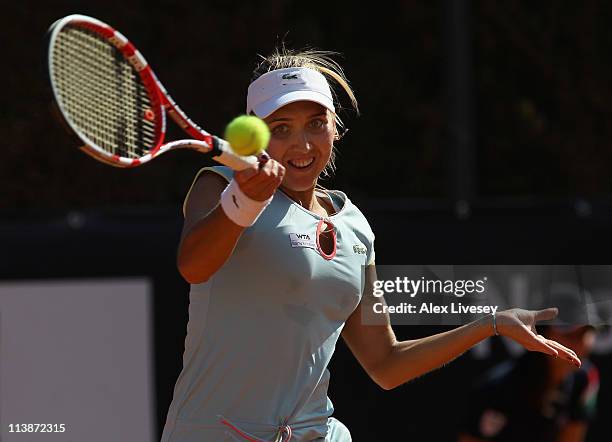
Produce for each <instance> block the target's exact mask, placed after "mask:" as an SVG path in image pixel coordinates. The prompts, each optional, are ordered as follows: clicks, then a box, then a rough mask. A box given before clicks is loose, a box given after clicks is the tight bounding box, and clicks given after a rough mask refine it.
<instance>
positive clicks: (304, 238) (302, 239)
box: [289, 233, 317, 249]
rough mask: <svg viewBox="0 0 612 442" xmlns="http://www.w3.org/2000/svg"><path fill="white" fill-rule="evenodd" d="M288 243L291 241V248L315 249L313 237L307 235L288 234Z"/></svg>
mask: <svg viewBox="0 0 612 442" xmlns="http://www.w3.org/2000/svg"><path fill="white" fill-rule="evenodd" d="M289 241H291V247H308V248H311V249H316V248H317V244H316V242H315V240H314V235H313V234H309V233H290V234H289Z"/></svg>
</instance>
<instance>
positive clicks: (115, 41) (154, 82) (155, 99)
mask: <svg viewBox="0 0 612 442" xmlns="http://www.w3.org/2000/svg"><path fill="white" fill-rule="evenodd" d="M69 25H72V26H77V27H82V28H84V29H87V30H89V31H91V32H94V33H96V34H97V35H98V36H100V37H101V38H103V39H105V40H106V41H108V42H109V43H110V44H112V45H113V46H114V47H115V48H116V49H117V50H119V51H120V52H121V53H122V55H123V56H124V57H125V59H126V60H127V61H128V62H129V63H130V64H131V66H132V67H133V68H134V70H135V71H136V73H137V74H138V75H139V76H140V79H141V80H142V83H143V85H144V86H145V89H146V92H147V95H148V97H149V101H150V104H151V111H152V116H151V117H150V118H147V119H149V120H150V121H153V122H154V124H155V129H154V130H155V137H156V144H155V146H153V147H152V148H151V149H150V151H149V152H148V153H147V154H145V155H143V156H141V157H138V158H127V157H122V156H119V155H116V154H112V153H110V152H108V151H107V150H105V149H102V148H101V147H99V146H98V145H97V144H96V143H95V142H93V141H92V140H91V139H90V138H88V137H87V136H86V135H85V134H84V133H83V132H82V131H81V130H80V129H79V128H78V126H77V125H75V124H74V123H73V122H72V121H71V118H70V116H69V115H70V114H69V113H68V112H66V110H65V109H64V107H63V103H62V100H61V94H60V93H59V91H58V90H57V87H56V85H55V81H54V80H53V79H54V66H53V48H54V46H55V42H56V39H57V38H58V35H59V33H60V32H61V31H62V29H63V28H64V27H66V26H69ZM49 35H50V36H49V55H48V68H49V75H50V82H51V87H52V90H53V95H54V97H55V101H56V102H57V105H58V108H59V110H60V113H61V114H62V116H63V118H64V120H65V121H66V123H67V124H68V126H69V127H70V129H72V131H74V132H75V133H76V134H77V135H78V137H79V138H80V139H81V140H82V141H83V142H84V143H85V144H84V145H82V146H80V147H79V149H81V150H82V151H84V152H85V153H87V154H89V155H90V156H92V157H93V158H95V159H97V160H98V161H101V162H103V163H105V164H108V165H111V166H114V167H121V168H126V167H136V166H139V165H141V164H144V163H146V162H148V161H150V160H152V159H153V158H155V157H157V156H159V155H161V154H162V153H165V152H167V151H168V150H171V149H179V148H189V149H194V150H196V151H199V152H201V153H204V154H208V155H210V156H212V158H213V159H214V160H216V161H218V162H220V163H222V164H225V165H227V166H230V167H231V168H233V169H235V170H241V169H245V168H247V167H250V166H251V165H252V164H256V163H257V162H258V161H259V160H258V159H257V157H255V156H246V157H243V156H238V155H236V154H234V153H233V151H232V149H231V146H230V145H229V143H228V142H227V141H225V140H223V139H221V138H218V137H216V136H213V135H211V134H209V133H208V132H206V131H205V130H204V129H202V128H201V127H199V126H198V125H197V124H195V123H194V122H193V121H192V120H191V119H190V118H189V117H188V116H187V115H186V114H185V112H183V110H182V109H181V108H180V107H179V106H178V105H177V104H176V102H175V101H174V100H173V99H172V97H171V96H170V95H169V94H168V92H167V91H166V89H165V88H164V86H163V85H162V84H161V82H160V81H159V80H158V79H157V77H156V76H155V73H154V72H153V70H152V69H151V67H150V65H149V64H148V63H147V61H146V60H145V58H144V57H143V55H142V54H141V53H140V51H138V49H136V47H135V46H134V45H133V44H132V43H131V42H130V41H129V40H128V39H127V38H126V37H125V36H124V35H123V34H121V33H120V32H119V31H117V30H116V29H114V28H112V27H111V26H109V25H107V24H106V23H104V22H102V21H100V20H97V19H95V18H93V17H89V16H86V15H81V14H72V15H68V16H66V17H64V18H61V19H59V20H57V21H56V22H55V23H53V25H51V28H50V30H49ZM166 112H167V113H168V115H170V117H171V118H172V120H173V121H174V122H175V123H176V124H178V125H179V126H180V127H181V128H182V129H183V130H184V131H185V132H187V133H188V134H189V136H191V137H192V139H181V140H176V141H171V142H168V143H164V140H165V136H166ZM144 117H145V116H143V118H144Z"/></svg>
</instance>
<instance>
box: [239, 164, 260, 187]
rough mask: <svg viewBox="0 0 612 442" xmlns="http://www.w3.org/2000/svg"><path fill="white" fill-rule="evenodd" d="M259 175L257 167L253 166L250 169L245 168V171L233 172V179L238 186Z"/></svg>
mask: <svg viewBox="0 0 612 442" xmlns="http://www.w3.org/2000/svg"><path fill="white" fill-rule="evenodd" d="M258 173H259V170H258V166H257V165H253V166H251V167H247V168H246V169H243V170H240V171H236V172H234V178H235V179H236V182H237V183H238V184H243V183H246V182H247V181H248V180H250V179H251V178H253V177H254V176H255V175H257V174H258Z"/></svg>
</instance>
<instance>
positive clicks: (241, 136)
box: [225, 115, 270, 156]
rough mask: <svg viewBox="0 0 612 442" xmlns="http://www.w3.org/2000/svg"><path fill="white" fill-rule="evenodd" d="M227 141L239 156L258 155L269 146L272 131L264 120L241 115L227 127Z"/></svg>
mask: <svg viewBox="0 0 612 442" xmlns="http://www.w3.org/2000/svg"><path fill="white" fill-rule="evenodd" d="M225 139H226V140H227V141H228V142H229V143H230V145H231V146H232V150H233V151H234V152H235V153H236V154H238V155H242V156H246V155H258V154H260V153H261V152H262V151H263V150H264V149H265V148H266V147H267V146H268V142H269V141H270V130H269V129H268V125H267V124H266V123H265V122H264V121H263V120H262V119H260V118H257V117H255V116H252V115H241V116H239V117H236V118H234V119H233V120H232V121H231V122H230V123H229V124H228V125H227V127H226V128H225Z"/></svg>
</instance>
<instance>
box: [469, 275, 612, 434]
mask: <svg viewBox="0 0 612 442" xmlns="http://www.w3.org/2000/svg"><path fill="white" fill-rule="evenodd" d="M547 304H549V306H555V307H558V308H559V319H557V320H555V321H554V322H553V323H551V324H549V325H546V326H543V327H542V328H541V329H540V330H539V331H540V334H542V335H544V336H545V337H546V338H548V339H554V340H556V341H558V342H559V343H561V344H563V345H565V346H566V347H569V348H571V349H573V350H574V351H575V352H576V354H577V355H578V357H580V359H581V360H582V367H580V368H577V367H575V366H573V365H571V364H568V363H567V362H566V361H565V360H562V359H554V358H550V357H547V356H546V355H543V354H539V353H535V352H527V353H525V354H523V355H522V356H521V357H519V358H518V359H516V360H508V361H504V362H502V363H500V364H498V365H496V366H494V367H493V368H491V369H490V370H489V371H487V372H486V373H485V374H484V375H483V377H482V378H481V379H480V380H479V381H478V382H477V383H476V384H475V385H474V387H473V390H472V392H471V393H470V395H469V402H468V408H467V410H466V414H465V419H464V421H463V425H462V432H461V434H460V436H459V442H480V441H499V442H501V441H512V442H516V441H524V442H527V441H534V442H535V441H537V442H553V441H554V442H580V441H584V440H585V437H586V433H587V430H588V427H589V423H590V422H591V421H592V420H593V418H594V417H595V413H596V408H597V392H598V390H599V372H598V370H597V368H596V367H595V366H594V365H593V364H592V363H591V362H590V361H589V359H588V356H589V354H590V352H591V349H592V347H593V343H594V341H595V336H596V333H597V330H598V328H599V326H600V325H601V319H600V318H599V316H598V315H597V312H596V310H595V308H594V304H593V303H592V302H590V299H589V298H588V297H587V296H586V295H585V294H583V293H576V291H575V290H574V291H570V290H567V287H566V288H565V289H561V290H557V291H556V292H555V293H554V294H552V300H549V301H548V302H547Z"/></svg>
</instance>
